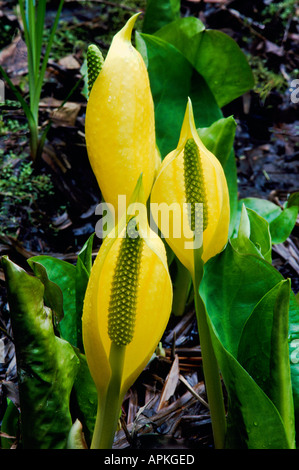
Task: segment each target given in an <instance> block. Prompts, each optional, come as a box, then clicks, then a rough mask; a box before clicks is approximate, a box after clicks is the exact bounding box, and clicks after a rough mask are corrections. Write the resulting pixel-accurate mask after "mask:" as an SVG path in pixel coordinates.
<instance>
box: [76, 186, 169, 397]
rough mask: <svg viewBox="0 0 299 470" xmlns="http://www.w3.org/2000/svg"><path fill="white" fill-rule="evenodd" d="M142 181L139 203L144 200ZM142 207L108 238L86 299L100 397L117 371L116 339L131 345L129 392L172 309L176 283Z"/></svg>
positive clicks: (86, 334) (88, 341) (126, 376)
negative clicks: (112, 359) (112, 353)
mask: <svg viewBox="0 0 299 470" xmlns="http://www.w3.org/2000/svg"><path fill="white" fill-rule="evenodd" d="M140 181H142V180H140V179H139V182H138V184H137V188H136V191H135V192H134V196H133V198H135V196H136V198H135V200H134V199H133V201H134V202H135V203H136V201H137V200H140V199H139V196H140V191H142V185H141V184H140ZM137 198H138V199H137ZM142 201H144V198H142ZM132 204H133V203H132ZM130 207H131V209H132V213H135V212H137V211H139V209H140V207H139V206H138V204H137V206H136V207H135V206H134V204H133V205H132V206H130ZM142 207H143V208H144V210H143V211H140V213H139V214H138V216H136V217H135V216H131V217H130V218H129V217H126V216H125V217H124V218H123V219H122V221H121V223H120V227H118V228H117V229H116V230H113V231H112V233H111V234H109V235H108V236H107V237H106V239H105V240H104V242H103V244H102V246H101V248H100V251H99V253H98V255H97V257H96V260H95V262H94V265H93V267H92V270H91V276H90V280H89V284H88V287H87V291H86V296H85V300H84V309H83V318H82V321H83V342H84V348H85V353H86V358H87V362H88V366H89V369H90V372H91V375H92V377H93V379H94V382H95V384H96V386H97V390H98V393H99V396H100V397H103V396H104V395H105V393H106V390H107V387H108V384H109V381H110V378H111V374H112V373H113V371H112V369H111V364H110V363H109V355H110V351H111V345H112V343H114V345H117V346H118V347H120V348H122V347H125V356H124V363H123V370H122V377H121V386H120V396H123V395H124V393H125V392H126V391H127V390H128V388H129V387H130V386H131V385H132V384H133V383H134V381H135V380H136V378H137V377H138V375H139V374H140V373H141V372H142V370H143V369H144V367H145V366H146V364H147V363H148V361H149V359H150V358H151V356H152V354H153V352H154V351H155V348H156V346H157V344H158V343H159V341H160V339H161V337H162V335H163V332H164V330H165V327H166V325H167V322H168V319H169V315H170V312H171V304H172V284H171V279H170V276H169V272H168V267H167V259H166V252H165V247H164V244H163V242H162V240H161V239H160V238H159V237H158V236H157V235H156V234H155V233H154V232H152V230H151V229H150V228H149V226H148V223H147V214H146V206H145V204H144V205H142ZM135 209H136V210H135ZM128 219H129V220H128ZM128 234H129V235H128Z"/></svg>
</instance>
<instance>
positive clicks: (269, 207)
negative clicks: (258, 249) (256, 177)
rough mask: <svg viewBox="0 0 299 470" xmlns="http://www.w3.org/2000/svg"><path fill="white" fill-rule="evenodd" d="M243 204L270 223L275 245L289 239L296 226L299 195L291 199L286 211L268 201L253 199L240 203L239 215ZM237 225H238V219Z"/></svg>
mask: <svg viewBox="0 0 299 470" xmlns="http://www.w3.org/2000/svg"><path fill="white" fill-rule="evenodd" d="M242 204H245V206H246V207H248V208H250V209H253V210H254V211H255V212H257V213H258V214H259V215H260V216H261V217H263V218H264V219H266V220H267V222H269V226H270V233H271V239H272V243H273V244H277V243H283V242H284V241H285V240H286V239H287V238H288V237H289V235H290V234H291V232H292V230H293V228H294V226H295V224H296V220H297V217H298V210H299V193H293V194H292V195H291V196H290V197H289V199H288V201H287V204H286V206H285V208H284V209H281V208H280V207H279V206H277V205H276V204H274V203H273V202H271V201H268V200H266V199H260V198H254V197H252V198H244V199H241V200H240V201H239V213H240V212H241V207H242ZM236 223H238V217H237V221H236Z"/></svg>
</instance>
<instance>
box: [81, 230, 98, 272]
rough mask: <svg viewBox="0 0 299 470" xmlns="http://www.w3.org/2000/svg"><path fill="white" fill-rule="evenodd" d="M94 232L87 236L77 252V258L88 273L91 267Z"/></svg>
mask: <svg viewBox="0 0 299 470" xmlns="http://www.w3.org/2000/svg"><path fill="white" fill-rule="evenodd" d="M94 235H95V234H94V233H93V234H92V235H91V236H90V237H89V238H88V240H87V241H86V242H85V243H84V245H83V247H82V249H81V250H80V252H79V253H78V258H80V260H81V261H82V263H83V265H84V267H85V269H86V272H87V274H88V275H90V271H91V267H92V245H93V239H94Z"/></svg>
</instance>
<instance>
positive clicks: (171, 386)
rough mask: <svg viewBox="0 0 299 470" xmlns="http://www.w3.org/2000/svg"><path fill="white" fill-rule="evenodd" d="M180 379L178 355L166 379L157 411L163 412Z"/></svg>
mask: <svg viewBox="0 0 299 470" xmlns="http://www.w3.org/2000/svg"><path fill="white" fill-rule="evenodd" d="M179 377H180V369H179V358H178V355H177V354H176V355H175V358H174V361H173V363H172V366H171V369H170V371H169V374H168V375H167V377H166V380H165V383H164V386H163V389H162V394H161V398H160V403H159V406H158V410H157V411H159V410H161V408H163V407H164V406H165V405H166V404H167V402H168V400H169V398H170V397H171V396H172V395H173V394H174V392H175V389H176V387H177V384H178V381H179Z"/></svg>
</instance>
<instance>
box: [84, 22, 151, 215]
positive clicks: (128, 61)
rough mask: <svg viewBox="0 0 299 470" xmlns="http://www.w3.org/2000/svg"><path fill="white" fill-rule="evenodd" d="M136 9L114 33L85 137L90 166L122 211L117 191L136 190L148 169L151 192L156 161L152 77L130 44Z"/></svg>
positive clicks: (94, 93) (91, 103)
mask: <svg viewBox="0 0 299 470" xmlns="http://www.w3.org/2000/svg"><path fill="white" fill-rule="evenodd" d="M137 16H138V14H137V15H134V16H132V17H131V18H130V19H129V21H128V22H127V24H126V25H125V26H124V27H123V29H121V30H120V31H119V32H118V33H117V34H116V35H115V36H114V38H113V41H112V43H111V46H110V49H109V51H108V54H107V57H106V59H105V62H104V65H103V68H102V70H101V73H100V74H99V76H98V78H97V79H96V81H95V83H94V84H93V87H92V91H91V93H90V97H89V100H88V104H87V110H86V121H85V138H86V146H87V152H88V157H89V160H90V164H91V167H92V169H93V172H94V174H95V176H96V178H97V181H98V184H99V187H100V189H101V192H102V195H103V198H104V200H105V202H107V203H110V204H113V206H114V208H115V211H116V213H117V201H118V199H117V198H118V195H119V194H121V195H126V197H127V201H129V200H130V197H131V195H132V193H133V190H134V188H135V186H136V182H137V180H138V178H139V175H140V173H143V185H144V191H145V197H146V199H147V198H148V196H149V194H150V191H151V188H152V184H153V179H154V174H155V167H156V141H155V117H154V105H153V99H152V95H151V90H150V83H149V77H148V73H147V69H146V66H145V63H144V61H143V59H142V57H141V55H140V54H139V52H138V51H137V50H136V49H135V48H134V47H133V46H132V44H131V34H132V29H133V26H134V24H135V21H136V18H137Z"/></svg>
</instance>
